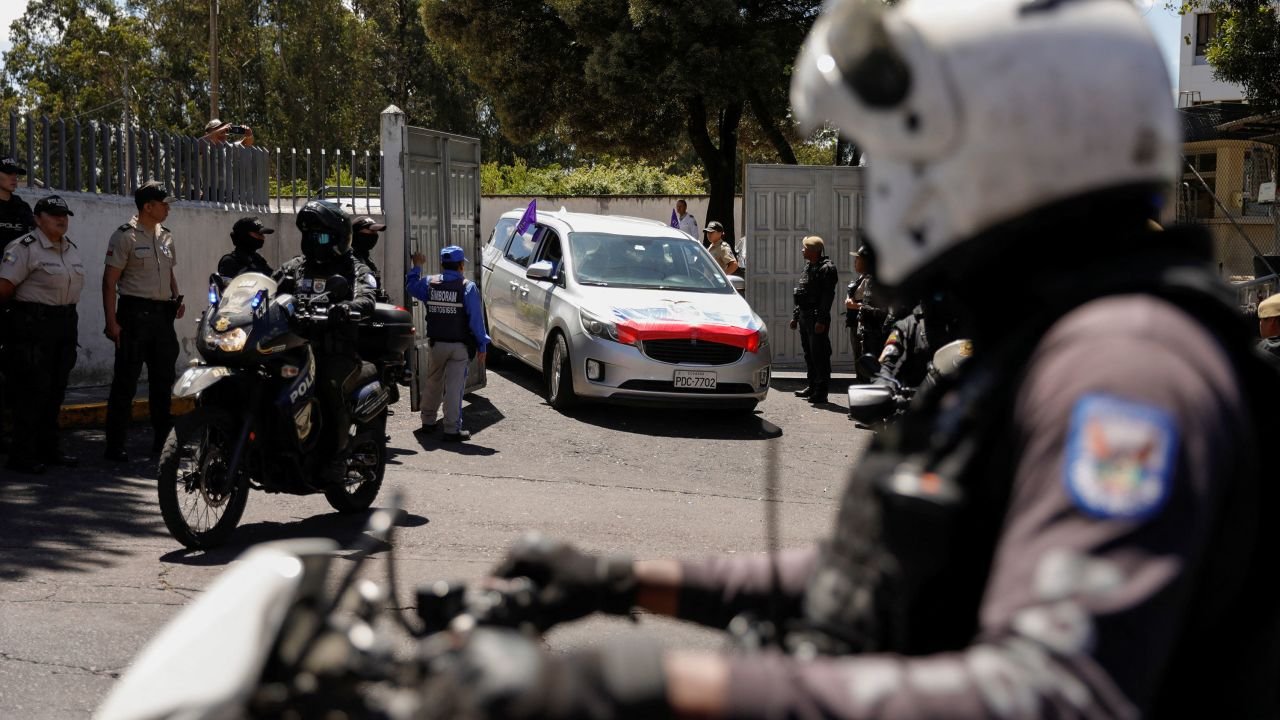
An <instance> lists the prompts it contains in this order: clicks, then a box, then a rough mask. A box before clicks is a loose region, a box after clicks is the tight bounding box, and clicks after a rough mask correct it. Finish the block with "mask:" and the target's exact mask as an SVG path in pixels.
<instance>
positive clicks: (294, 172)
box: [289, 148, 298, 212]
mask: <svg viewBox="0 0 1280 720" xmlns="http://www.w3.org/2000/svg"><path fill="white" fill-rule="evenodd" d="M289 205H290V206H291V207H292V208H293V211H294V212H297V211H298V148H289Z"/></svg>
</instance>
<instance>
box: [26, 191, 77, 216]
mask: <svg viewBox="0 0 1280 720" xmlns="http://www.w3.org/2000/svg"><path fill="white" fill-rule="evenodd" d="M40 213H44V214H45V215H75V213H73V212H71V208H69V207H67V201H66V200H63V199H62V198H60V197H58V196H57V195H49V196H46V197H42V198H40V199H39V200H38V201H37V202H36V209H35V214H36V215H39V214H40Z"/></svg>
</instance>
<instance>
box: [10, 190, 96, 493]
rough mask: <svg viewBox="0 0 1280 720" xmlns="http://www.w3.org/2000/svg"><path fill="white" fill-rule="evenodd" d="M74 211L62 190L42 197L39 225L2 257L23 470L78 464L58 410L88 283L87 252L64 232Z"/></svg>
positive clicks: (13, 461)
mask: <svg viewBox="0 0 1280 720" xmlns="http://www.w3.org/2000/svg"><path fill="white" fill-rule="evenodd" d="M74 214H75V213H73V212H71V209H70V208H69V207H67V203H66V202H65V201H63V199H62V198H61V197H58V196H57V195H50V196H48V197H45V198H41V199H40V201H39V202H37V203H36V212H35V218H36V229H35V230H33V231H31V232H30V233H29V234H26V235H24V236H22V237H20V238H18V239H16V240H13V241H11V242H10V243H8V245H6V246H5V248H4V257H3V259H0V304H3V305H4V307H6V308H9V309H11V313H10V317H9V323H10V332H11V333H12V335H11V340H12V342H11V344H10V346H9V349H8V352H7V353H6V358H7V362H6V371H7V372H8V373H9V374H10V377H13V378H16V379H20V380H21V382H15V383H14V384H13V398H14V401H15V402H14V418H13V420H14V423H13V425H14V442H13V451H12V452H11V453H10V455H9V462H8V468H9V469H10V470H14V471H17V472H24V473H42V472H44V470H45V466H46V465H64V466H68V467H74V466H75V465H76V464H77V461H76V458H74V457H72V456H71V455H67V454H65V453H63V452H62V451H61V450H60V449H59V447H58V413H59V411H60V410H61V407H62V400H63V398H64V397H65V395H66V391H67V378H68V377H70V375H71V369H72V368H73V367H75V364H76V338H77V329H78V328H77V315H76V303H78V302H80V291H81V290H82V289H84V260H83V259H82V258H81V257H80V251H79V250H78V249H77V248H76V244H75V243H73V242H71V238H69V237H67V234H66V233H67V225H68V224H69V220H68V219H67V218H68V217H70V216H71V215H74Z"/></svg>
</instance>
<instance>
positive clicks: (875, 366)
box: [855, 353, 880, 377]
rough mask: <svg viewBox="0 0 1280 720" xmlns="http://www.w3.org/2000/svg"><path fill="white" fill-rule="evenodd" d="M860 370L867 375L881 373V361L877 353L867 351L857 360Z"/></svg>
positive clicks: (873, 375)
mask: <svg viewBox="0 0 1280 720" xmlns="http://www.w3.org/2000/svg"><path fill="white" fill-rule="evenodd" d="M855 364H856V365H857V366H858V370H859V371H860V372H861V373H862V374H864V375H866V376H867V377H875V376H876V375H879V374H880V361H879V360H878V359H876V356H875V355H872V354H871V353H867V354H866V355H863V356H862V357H860V358H858V359H857V360H856V361H855Z"/></svg>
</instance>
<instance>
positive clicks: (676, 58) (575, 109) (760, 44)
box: [423, 0, 820, 234]
mask: <svg viewBox="0 0 1280 720" xmlns="http://www.w3.org/2000/svg"><path fill="white" fill-rule="evenodd" d="M819 7H820V2H818V0H703V2H698V3H689V2H681V1H679V0H546V1H545V2H525V1H523V0H424V2H423V13H424V18H425V20H424V25H425V27H426V28H427V34H428V36H429V37H431V38H432V39H433V40H434V41H435V42H436V43H437V44H439V45H440V46H442V47H443V48H445V49H447V50H448V51H450V52H451V53H453V54H454V55H455V56H456V57H457V58H458V62H459V63H460V65H461V67H463V68H464V70H465V72H466V73H467V76H468V77H469V78H470V79H471V80H472V81H473V82H474V83H475V84H476V85H478V86H479V87H480V88H481V89H482V90H483V91H484V92H485V94H486V95H487V96H488V97H490V98H492V99H493V109H494V111H495V113H496V115H497V118H498V121H499V123H500V124H501V126H502V127H503V128H504V129H505V131H506V132H507V134H508V135H510V136H511V137H512V138H514V139H517V140H530V139H533V138H537V137H543V136H548V135H567V136H570V137H572V138H573V140H574V143H575V145H576V146H577V148H578V149H579V150H582V151H586V152H594V153H609V154H623V153H625V154H627V155H629V156H631V157H634V158H638V159H645V160H649V161H652V162H656V163H664V164H670V163H672V161H673V160H678V159H680V158H681V156H682V155H686V154H687V153H688V151H689V150H690V149H691V150H692V152H693V154H694V156H696V158H697V161H698V164H699V165H700V166H701V168H702V172H703V173H704V174H705V176H706V178H707V183H708V186H709V188H708V189H709V191H710V196H711V202H710V208H709V211H708V212H709V213H710V214H712V215H716V216H718V217H724V218H731V217H732V215H733V212H732V207H733V205H732V203H733V192H734V188H735V183H736V179H737V170H738V168H739V162H738V161H739V149H740V141H741V133H742V132H743V128H744V120H746V119H747V118H749V121H747V122H746V124H747V125H754V129H755V132H754V133H753V136H754V138H756V139H757V140H758V141H760V142H762V143H767V144H768V145H769V146H770V147H771V148H772V149H773V150H774V152H775V153H776V155H775V157H776V158H777V159H780V160H782V161H784V162H795V161H796V158H795V153H794V150H793V148H792V145H793V143H794V142H795V141H796V138H795V136H794V130H793V124H792V123H791V120H790V117H789V105H788V102H787V89H788V87H789V85H790V70H791V63H792V62H793V61H794V59H795V54H796V50H797V48H799V47H800V44H801V41H802V40H803V38H804V35H805V33H806V32H807V31H808V29H809V27H810V26H811V25H812V22H813V20H814V18H815V16H816V15H817V12H818V9H819ZM728 230H729V232H730V233H731V234H732V232H733V229H732V228H728Z"/></svg>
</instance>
